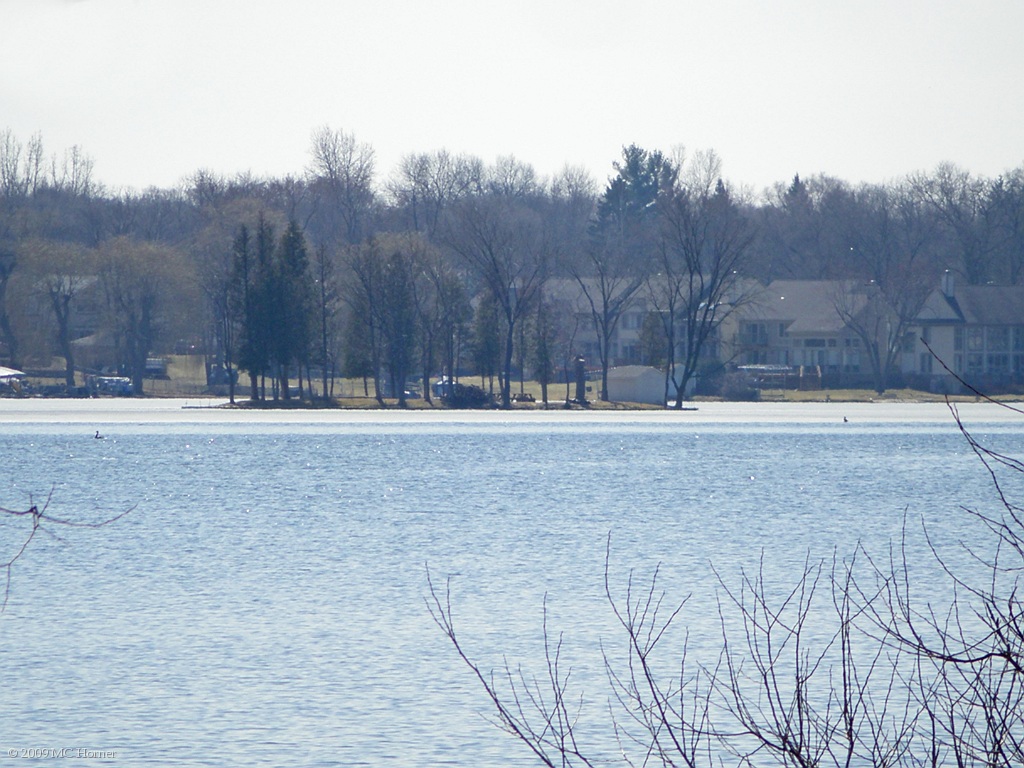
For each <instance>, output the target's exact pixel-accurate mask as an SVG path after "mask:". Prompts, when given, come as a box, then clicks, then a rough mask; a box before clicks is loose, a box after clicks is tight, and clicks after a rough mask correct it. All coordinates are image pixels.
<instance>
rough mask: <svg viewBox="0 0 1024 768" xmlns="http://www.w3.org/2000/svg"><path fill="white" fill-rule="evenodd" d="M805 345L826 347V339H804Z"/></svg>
mask: <svg viewBox="0 0 1024 768" xmlns="http://www.w3.org/2000/svg"><path fill="white" fill-rule="evenodd" d="M804 346H805V347H824V346H825V340H824V339H804Z"/></svg>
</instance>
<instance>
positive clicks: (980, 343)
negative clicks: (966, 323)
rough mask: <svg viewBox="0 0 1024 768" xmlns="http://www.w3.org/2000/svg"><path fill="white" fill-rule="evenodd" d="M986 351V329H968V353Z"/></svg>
mask: <svg viewBox="0 0 1024 768" xmlns="http://www.w3.org/2000/svg"><path fill="white" fill-rule="evenodd" d="M983 349H985V329H984V328H968V329H967V351H968V352H981V351H982V350H983Z"/></svg>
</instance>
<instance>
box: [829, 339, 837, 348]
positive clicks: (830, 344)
mask: <svg viewBox="0 0 1024 768" xmlns="http://www.w3.org/2000/svg"><path fill="white" fill-rule="evenodd" d="M836 344H837V342H836V340H835V339H829V340H828V345H829V346H830V347H834V346H836Z"/></svg>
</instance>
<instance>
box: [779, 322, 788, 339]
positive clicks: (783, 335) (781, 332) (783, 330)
mask: <svg viewBox="0 0 1024 768" xmlns="http://www.w3.org/2000/svg"><path fill="white" fill-rule="evenodd" d="M779 338H780V339H784V338H786V324H785V323H779Z"/></svg>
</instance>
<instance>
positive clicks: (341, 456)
mask: <svg viewBox="0 0 1024 768" xmlns="http://www.w3.org/2000/svg"><path fill="white" fill-rule="evenodd" d="M203 405H206V403H204V402H202V401H198V400H194V401H173V400H168V401H163V400H161V401H155V400H147V401H139V402H135V401H115V400H104V401H25V400H19V401H16V400H3V401H0V457H2V463H0V506H4V507H7V508H9V509H24V508H27V506H28V505H29V503H30V501H31V502H35V503H40V504H41V503H43V502H46V501H47V499H48V500H49V501H48V503H49V508H48V513H49V514H52V515H54V516H56V517H61V518H67V519H71V520H74V521H78V522H93V521H98V520H101V519H104V518H105V517H109V516H112V515H115V514H118V513H120V512H122V511H124V510H127V509H129V508H131V509H133V511H132V512H131V513H130V514H129V515H127V516H126V517H124V518H123V519H121V520H119V521H118V522H116V523H114V524H112V525H109V526H107V527H103V528H98V529H91V528H68V527H59V526H50V527H49V530H50V531H52V532H53V533H54V534H56V536H51V535H47V534H45V533H40V534H37V536H36V538H35V539H34V540H33V541H32V542H31V545H30V547H29V548H28V550H27V551H26V552H25V554H24V556H23V557H22V558H21V559H20V560H18V561H17V563H16V564H15V565H14V567H13V569H12V571H11V583H10V595H9V601H8V605H7V608H6V612H5V613H3V614H2V615H0V756H2V757H6V756H7V754H8V750H14V751H15V752H20V751H21V750H46V749H65V750H79V749H87V750H93V751H96V752H100V751H110V752H113V753H116V757H114V758H112V759H109V760H107V761H104V760H101V759H84V758H83V759H80V758H79V757H77V756H74V755H75V754H77V753H74V752H65V753H64V754H65V755H68V754H71V755H72V757H65V758H63V759H57V760H47V759H46V758H45V757H44V758H43V759H41V760H37V761H36V763H37V764H54V765H64V766H70V765H77V764H81V765H97V764H104V763H107V764H116V765H174V766H177V765H182V766H185V765H187V766H193V765H211V766H235V765H238V766H242V765H297V766H305V765H311V766H360V765H367V766H382V765H396V766H397V765H419V766H428V765H438V766H441V765H444V766H467V767H469V766H484V767H488V766H509V765H532V764H533V763H532V762H531V761H530V760H529V756H528V755H527V753H526V752H525V750H524V749H523V748H522V747H521V746H520V745H518V744H517V743H516V742H514V741H513V740H512V739H510V738H509V737H508V736H506V735H504V734H503V733H501V732H500V731H499V730H498V729H497V728H496V727H494V726H493V725H492V724H490V723H488V722H487V721H486V720H485V719H484V717H482V716H481V715H486V716H489V715H490V711H489V709H488V701H487V699H486V697H485V695H484V694H483V692H482V690H480V689H479V687H478V685H477V684H476V683H475V681H474V680H473V679H472V678H471V675H470V674H469V672H468V670H467V669H466V668H465V667H463V666H462V665H461V663H460V662H459V660H458V659H457V657H456V656H455V655H454V653H453V652H452V650H451V648H450V647H449V646H448V645H447V644H446V643H447V641H446V639H445V638H444V636H443V635H442V634H441V632H440V631H439V630H438V628H437V627H436V626H435V625H434V623H433V622H432V620H431V617H430V614H429V612H428V611H427V608H426V604H425V598H426V597H427V595H428V591H427V578H426V573H427V568H429V570H430V573H431V575H432V577H433V578H434V580H435V582H437V583H440V584H442V585H443V584H444V583H445V581H446V580H447V579H449V578H450V584H451V589H452V603H453V607H454V611H455V618H456V623H457V627H458V629H459V630H460V632H461V633H462V635H463V637H464V640H465V644H466V646H467V648H468V649H469V651H470V652H471V654H472V655H473V656H474V657H475V658H477V659H479V660H480V661H481V663H482V664H483V666H484V667H486V668H490V667H492V666H500V665H501V663H502V654H506V656H507V658H508V660H509V661H510V662H511V663H512V664H517V663H519V662H520V661H521V662H523V663H524V665H525V666H526V667H527V668H528V669H530V670H532V671H535V672H536V673H538V674H541V673H543V666H542V662H543V656H542V651H543V646H542V634H541V625H542V605H543V604H544V601H545V595H546V600H547V605H548V613H549V616H548V621H549V626H550V627H551V628H552V629H553V630H555V631H564V633H565V635H564V636H565V643H566V649H565V654H566V657H567V658H568V659H569V660H570V661H571V662H572V664H573V666H574V680H575V681H576V683H577V684H578V685H579V687H580V689H581V690H582V691H583V692H584V695H585V696H586V697H587V698H586V701H587V706H588V708H589V709H588V712H589V711H591V710H597V711H598V712H599V711H600V710H602V708H604V707H605V700H606V698H607V683H606V679H605V673H604V669H603V667H602V661H601V656H600V651H599V646H598V643H599V642H600V641H602V640H603V641H604V642H605V643H606V647H609V648H613V649H614V648H616V647H620V646H621V641H620V636H619V635H618V634H616V632H615V624H614V617H613V616H612V615H611V613H610V611H609V609H608V606H607V603H606V601H605V598H604V582H603V574H604V561H605V552H606V545H607V543H608V540H609V537H610V542H611V543H610V551H611V562H610V573H611V576H612V582H613V584H614V585H616V587H621V586H622V584H623V583H624V581H625V579H626V577H627V575H628V573H629V571H630V569H636V572H637V574H639V575H643V576H645V577H646V576H648V575H649V574H650V572H651V569H652V568H653V567H654V566H655V565H657V564H658V563H661V568H662V573H661V577H662V585H663V586H664V588H665V589H666V590H667V591H668V593H669V594H670V596H672V597H673V598H678V599H681V598H682V597H685V596H686V595H692V596H693V597H692V598H691V604H690V605H688V606H687V610H686V612H685V613H684V616H683V618H684V621H685V622H686V626H687V627H688V628H689V629H690V630H691V632H692V640H691V642H692V644H693V647H694V648H695V649H696V650H695V652H697V651H700V650H702V649H703V650H705V651H709V652H714V648H715V638H716V637H717V632H718V623H717V621H718V619H717V615H716V613H715V595H716V594H720V590H718V588H717V582H716V579H715V576H714V573H713V571H712V569H711V564H714V566H715V567H716V568H717V569H718V570H719V572H720V573H721V574H722V576H723V578H724V579H725V580H726V581H729V580H730V579H733V578H735V577H737V576H738V574H739V571H740V569H741V568H746V569H750V568H756V567H757V565H758V563H759V562H763V563H764V568H765V572H766V575H767V576H768V577H769V578H770V579H771V580H772V581H773V583H778V584H780V585H785V584H787V583H791V582H792V581H793V579H795V578H796V576H798V575H799V572H800V569H801V567H802V565H803V563H804V562H805V560H806V559H807V558H808V557H811V558H817V557H829V556H830V555H831V553H832V552H833V551H838V552H839V553H840V554H841V555H842V554H846V553H848V552H850V551H852V549H853V548H854V546H855V545H856V544H857V543H858V542H861V543H863V545H864V547H865V548H866V549H867V550H869V551H873V552H884V551H885V548H886V546H887V544H888V542H889V541H891V540H893V539H894V537H898V536H899V535H900V531H901V528H902V526H903V522H904V518H905V516H906V518H907V519H909V520H911V521H912V524H911V525H910V526H909V530H910V531H911V533H910V550H911V552H912V554H914V556H915V557H917V556H920V557H921V561H922V563H923V562H925V561H927V558H926V557H925V556H924V554H923V553H924V551H925V548H924V542H923V540H922V537H921V535H920V521H921V520H922V519H923V520H924V521H925V522H926V523H927V524H928V526H929V530H930V531H931V533H932V536H933V541H934V542H936V544H937V545H938V546H940V547H942V546H948V545H953V544H955V542H956V541H957V540H959V539H961V538H963V537H965V536H970V535H972V534H971V530H970V523H969V520H968V518H967V517H966V515H965V514H964V513H963V512H962V511H961V510H960V505H973V506H984V505H990V506H991V505H992V503H993V502H994V498H993V494H992V490H991V484H990V480H989V478H988V476H987V474H986V473H985V471H984V468H983V467H982V466H981V465H980V463H979V462H978V460H977V458H976V457H975V456H974V454H973V453H972V452H971V451H970V449H969V448H968V446H967V445H966V443H965V441H964V439H963V437H962V436H961V435H960V433H959V432H958V430H957V428H956V425H955V423H954V421H953V419H952V417H951V416H950V413H949V411H948V410H947V409H946V408H945V407H944V406H942V405H914V406H906V405H899V406H897V405H882V404H878V405H873V404H855V405H850V404H838V403H829V404H814V405H806V406H786V405H785V404H779V405H774V404H701V406H700V410H699V411H697V412H684V413H662V412H614V413H607V412H601V413H580V412H563V411H556V412H551V413H523V414H504V413H493V412H491V413H471V414H454V415H453V414H450V413H444V414H435V413H421V412H414V413H399V412H392V411H389V412H351V413H340V412H330V413H325V412H300V413H294V412H287V413H286V412H272V413H238V412H237V411H226V410H220V409H211V408H203V407H198V406H203ZM960 413H961V415H962V416H963V418H964V421H965V422H966V424H967V425H968V426H969V427H970V428H971V429H972V431H973V432H974V434H975V435H976V436H977V437H979V438H981V439H982V440H984V441H987V442H988V443H989V444H991V445H993V446H994V447H997V448H999V449H1000V450H1003V451H1004V452H1007V453H1010V454H1013V455H1016V456H1021V455H1024V417H1021V416H1020V415H1017V414H1013V413H1010V412H1008V411H1006V410H1004V409H999V408H996V407H994V406H990V405H984V404H968V405H965V406H962V407H961V409H960ZM844 416H845V417H847V418H848V422H844V421H843V418H844ZM96 430H99V431H100V432H101V433H102V435H103V436H104V439H102V440H96V439H94V438H93V434H94V432H95V431H96ZM1009 487H1010V490H1011V491H1014V490H1015V486H1012V485H1011V486H1009ZM1018 498H1020V497H1019V496H1018ZM26 522H27V521H26V520H24V519H21V520H17V521H14V520H11V519H6V520H3V521H0V547H2V549H0V562H2V561H5V560H7V559H9V558H10V557H12V556H13V553H14V552H15V551H16V550H17V548H18V547H19V546H20V545H21V543H22V542H23V541H24V538H25V533H26V528H25V523H26ZM58 537H59V538H58ZM918 575H919V578H920V579H921V580H922V585H923V586H924V587H925V588H927V584H928V583H929V580H930V579H932V578H933V577H934V576H935V571H934V569H933V568H929V567H927V566H924V565H923V566H922V568H921V570H920V571H919V574H918ZM0 576H2V573H0ZM587 716H589V715H587ZM596 717H597V716H596V715H595V718H596ZM585 720H586V717H585Z"/></svg>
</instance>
